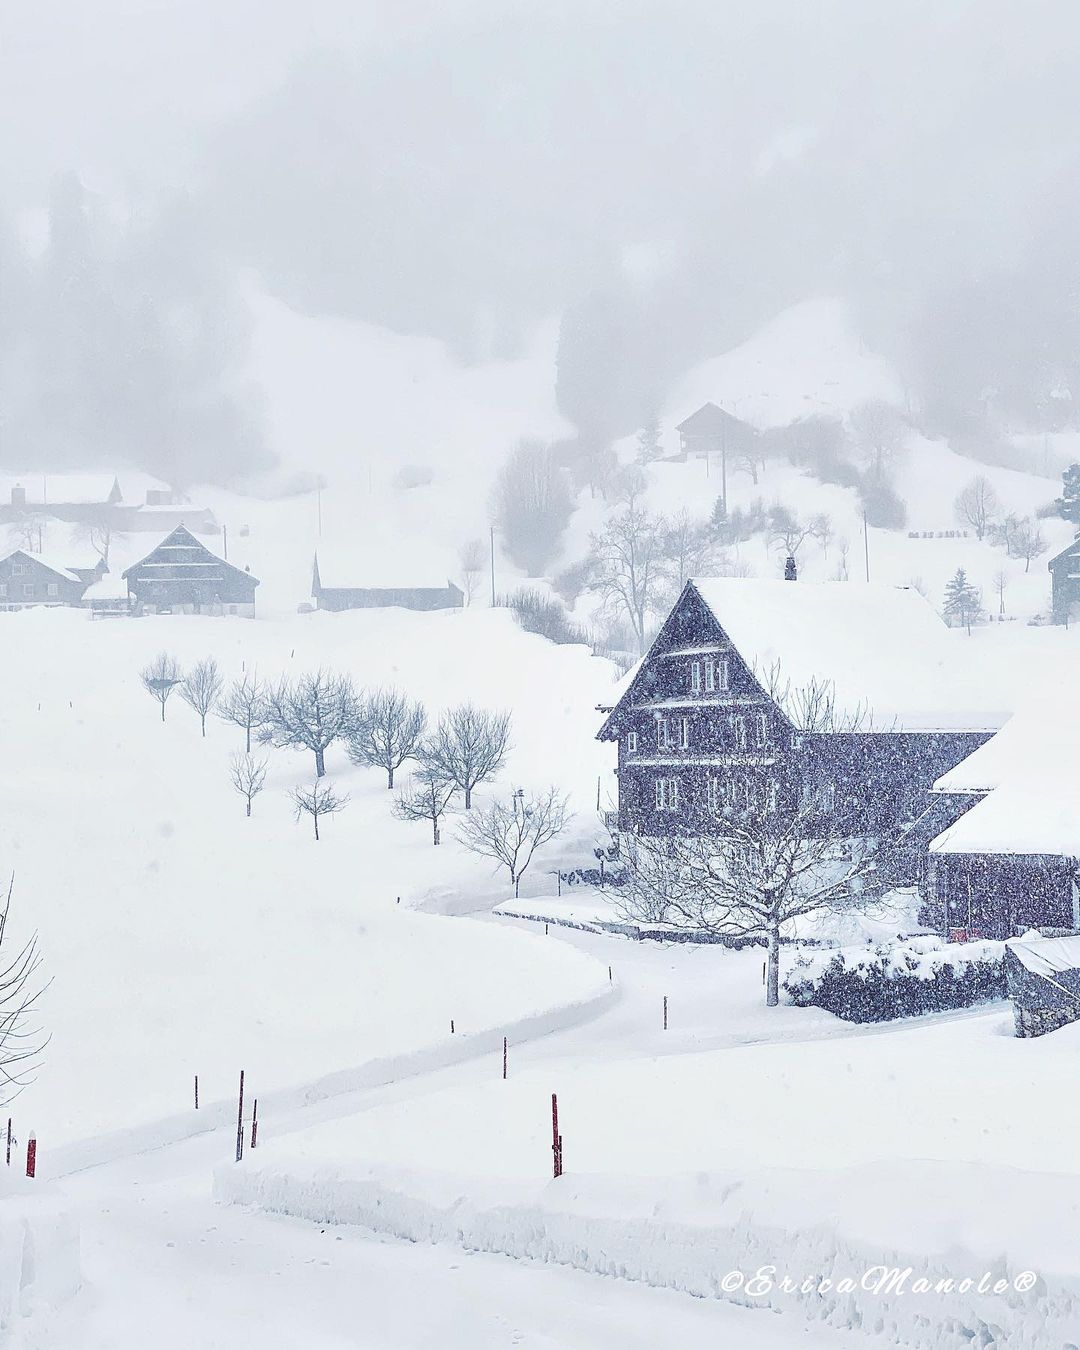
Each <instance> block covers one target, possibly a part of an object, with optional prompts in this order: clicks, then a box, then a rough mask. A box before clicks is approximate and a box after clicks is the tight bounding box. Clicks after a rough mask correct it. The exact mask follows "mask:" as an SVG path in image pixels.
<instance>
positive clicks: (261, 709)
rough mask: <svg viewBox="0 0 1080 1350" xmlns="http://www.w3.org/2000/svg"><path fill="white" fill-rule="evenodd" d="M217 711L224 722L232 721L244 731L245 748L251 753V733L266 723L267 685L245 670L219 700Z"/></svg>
mask: <svg viewBox="0 0 1080 1350" xmlns="http://www.w3.org/2000/svg"><path fill="white" fill-rule="evenodd" d="M216 711H217V715H218V716H219V717H220V718H221V719H222V721H223V722H231V723H232V724H233V726H236V727H239V728H240V730H241V731H242V732H243V733H244V750H245V752H246V753H247V754H250V753H251V733H252V732H253V731H254V732H256V733H257V732H258V731H259V730H260V728H262V727H263V726H265V725H266V719H267V716H268V713H267V707H266V686H265V685H264V684H263V682H262V681H261V680H260V679H259V678H258V676H257V675H255V674H250V675H249V674H248V673H247V671H245V672H244V674H243V675H242V676H241V677H240V679H238V680H234V681H233V683H232V684H231V685H230V687H229V688H228V690H226V692H225V693H224V694H223V695H222V696H221V698H220V699H219V700H218V705H217V710H216Z"/></svg>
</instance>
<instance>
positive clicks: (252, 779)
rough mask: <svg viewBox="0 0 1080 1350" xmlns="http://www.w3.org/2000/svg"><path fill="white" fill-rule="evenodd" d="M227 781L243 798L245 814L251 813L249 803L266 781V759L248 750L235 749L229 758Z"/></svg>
mask: <svg viewBox="0 0 1080 1350" xmlns="http://www.w3.org/2000/svg"><path fill="white" fill-rule="evenodd" d="M229 781H230V782H231V783H232V785H233V787H234V788H235V790H236V791H237V792H238V793H239V794H240V796H241V797H243V799H244V805H245V807H246V810H245V815H248V816H250V815H251V803H252V802H253V801H254V800H255V798H256V797H257V796H258V795H259V793H260V792H261V791H262V790H263V785H264V784H265V783H266V760H265V759H256V758H255V756H254V755H253V754H251V753H250V751H247V750H245V751H243V752H242V753H241V752H240V751H237V752H236V754H234V755H233V756H232V758H231V759H230V760H229Z"/></svg>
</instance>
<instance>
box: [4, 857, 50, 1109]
mask: <svg viewBox="0 0 1080 1350" xmlns="http://www.w3.org/2000/svg"><path fill="white" fill-rule="evenodd" d="M14 889H15V877H14V875H12V878H11V880H10V882H9V883H8V888H7V896H6V897H5V899H4V909H3V913H2V914H0V1106H6V1105H7V1104H8V1103H9V1102H11V1101H14V1099H15V1098H16V1097H17V1096H18V1095H19V1093H20V1092H21V1091H22V1090H23V1088H25V1087H28V1086H29V1084H30V1083H31V1082H32V1081H33V1078H34V1074H35V1072H36V1071H37V1069H38V1068H39V1066H40V1064H41V1056H42V1054H43V1053H44V1050H45V1047H46V1046H47V1045H48V1043H49V1037H48V1036H47V1035H45V1033H44V1032H43V1031H42V1029H41V1028H40V1027H39V1026H37V1025H35V1023H36V1020H37V1019H36V1012H35V1005H36V1004H37V1001H38V999H39V998H40V997H41V995H42V994H43V993H44V992H45V990H46V989H47V988H48V982H47V983H44V984H43V983H42V982H41V981H40V979H39V978H38V972H39V970H40V969H41V954H40V951H39V949H38V935H37V933H31V934H30V936H29V937H28V938H27V940H26V941H25V942H24V943H23V945H22V946H21V947H20V948H19V949H18V950H17V951H15V952H12V950H11V944H10V941H9V940H8V931H7V930H8V918H9V916H10V914H11V897H12V893H13V891H14Z"/></svg>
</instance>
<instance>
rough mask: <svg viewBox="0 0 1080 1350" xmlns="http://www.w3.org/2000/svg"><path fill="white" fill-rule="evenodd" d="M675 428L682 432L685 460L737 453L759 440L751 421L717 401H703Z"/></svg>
mask: <svg viewBox="0 0 1080 1350" xmlns="http://www.w3.org/2000/svg"><path fill="white" fill-rule="evenodd" d="M675 430H676V431H677V432H678V433H679V445H680V447H681V455H682V458H683V459H687V458H694V457H705V458H707V457H708V456H710V455H737V454H739V453H740V452H743V451H746V450H749V449H750V448H751V446H752V445H753V444H754V441H755V440H756V439H757V432H756V431H755V429H754V428H753V427H752V426H751V425H750V424H749V422H743V421H741V420H740V419H739V418H738V417H733V416H732V415H731V413H729V412H725V411H724V409H723V408H718V407H717V406H716V404H715V403H703V404H702V405H701V407H700V408H699V409H698V410H697V412H695V413H691V414H690V416H689V417H688V418H686V420H685V421H682V422H680V423H679V424H678V425H677V426H676V428H675Z"/></svg>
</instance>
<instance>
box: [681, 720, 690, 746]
mask: <svg viewBox="0 0 1080 1350" xmlns="http://www.w3.org/2000/svg"><path fill="white" fill-rule="evenodd" d="M679 749H680V750H689V749H690V719H689V717H684V718H682V719H681V720H680V722H679Z"/></svg>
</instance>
